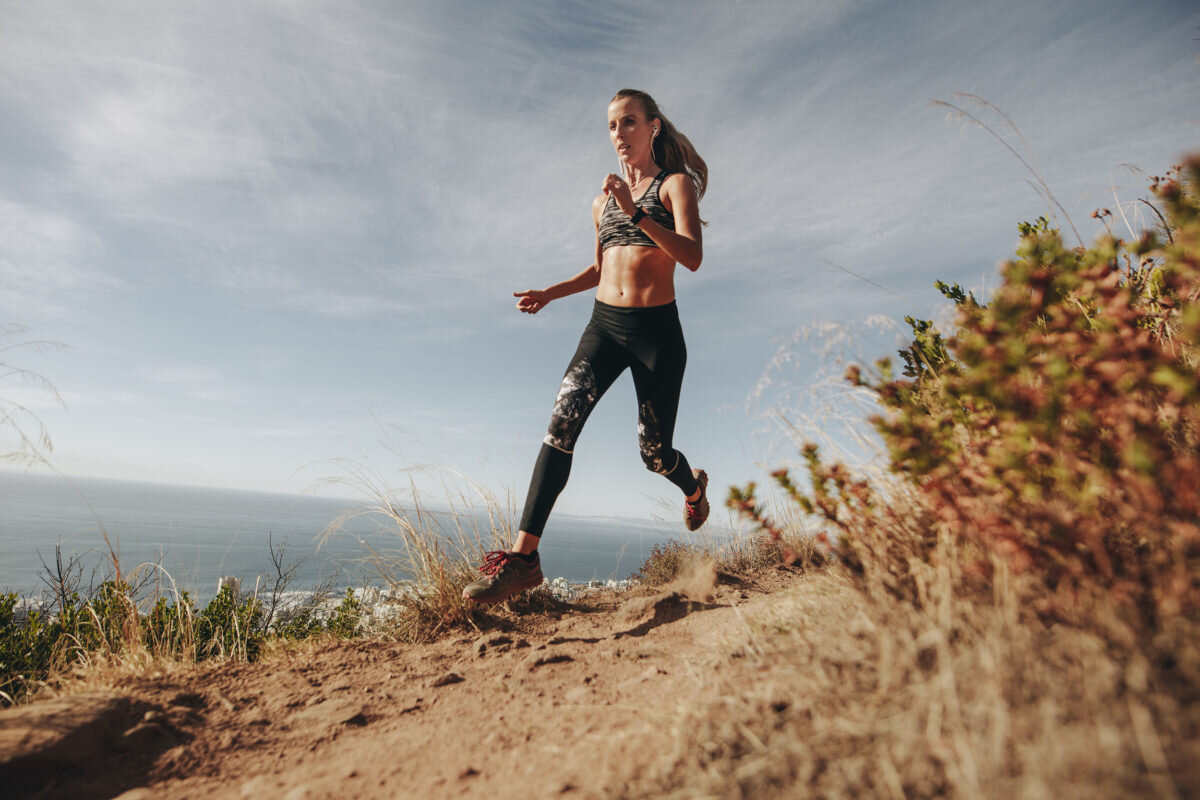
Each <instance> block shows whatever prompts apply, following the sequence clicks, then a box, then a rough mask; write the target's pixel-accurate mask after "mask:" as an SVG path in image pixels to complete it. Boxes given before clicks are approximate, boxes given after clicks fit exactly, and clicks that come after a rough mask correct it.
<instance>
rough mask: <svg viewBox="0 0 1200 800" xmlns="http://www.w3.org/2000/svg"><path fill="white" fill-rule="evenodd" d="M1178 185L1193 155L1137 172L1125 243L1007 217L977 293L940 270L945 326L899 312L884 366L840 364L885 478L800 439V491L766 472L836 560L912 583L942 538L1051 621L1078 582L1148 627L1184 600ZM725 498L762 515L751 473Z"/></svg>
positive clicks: (1181, 191) (1197, 598)
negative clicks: (903, 334) (803, 468)
mask: <svg viewBox="0 0 1200 800" xmlns="http://www.w3.org/2000/svg"><path fill="white" fill-rule="evenodd" d="M1197 185H1200V158H1196V159H1193V160H1191V161H1190V162H1189V163H1188V165H1187V166H1186V168H1176V169H1175V170H1173V171H1172V172H1171V173H1169V174H1168V176H1167V177H1166V178H1165V179H1155V180H1154V182H1153V184H1152V185H1151V189H1152V191H1153V193H1154V194H1155V195H1156V197H1157V199H1158V201H1159V203H1160V205H1161V207H1162V215H1161V219H1162V222H1163V224H1162V226H1161V227H1160V229H1158V230H1149V231H1146V232H1145V233H1144V234H1142V235H1141V236H1140V238H1139V239H1138V240H1137V241H1136V242H1133V243H1128V242H1125V241H1123V240H1121V239H1118V238H1116V237H1114V236H1113V235H1112V234H1111V232H1110V233H1109V234H1107V235H1105V236H1102V237H1100V238H1099V239H1098V240H1097V241H1096V243H1095V244H1093V245H1092V246H1091V247H1090V248H1086V249H1085V248H1075V249H1071V248H1068V247H1066V246H1065V245H1064V244H1063V242H1062V238H1061V237H1060V235H1059V233H1058V231H1056V230H1054V229H1053V228H1051V227H1050V226H1049V224H1048V223H1047V222H1046V220H1044V219H1042V220H1039V221H1038V222H1036V223H1032V224H1024V225H1022V226H1021V241H1020V246H1019V248H1018V251H1017V258H1016V259H1015V260H1012V261H1010V262H1008V263H1007V264H1006V265H1005V266H1004V269H1003V283H1002V285H1001V286H1000V288H999V289H998V290H997V291H996V293H995V295H994V296H993V297H992V298H991V299H990V301H989V302H988V303H987V304H986V305H985V304H980V303H979V302H977V301H976V300H975V298H974V297H972V296H970V295H969V294H967V293H965V292H963V291H962V290H961V289H960V288H959V287H957V286H946V285H945V284H940V283H939V285H938V288H939V289H941V290H942V292H943V293H944V294H945V295H946V296H947V297H950V298H951V299H953V300H954V301H955V303H956V305H957V315H956V319H955V322H954V329H953V330H952V332H951V334H950V335H949V336H948V337H945V338H943V337H942V335H941V334H940V333H939V332H938V331H937V330H936V328H934V327H933V326H932V324H931V323H928V322H926V321H922V320H914V319H911V318H910V319H909V320H908V322H909V324H910V325H911V327H912V329H913V334H914V341H913V344H912V345H911V346H910V347H908V348H906V350H904V351H902V353H901V357H902V360H903V362H904V365H905V367H904V370H903V375H904V376H903V377H897V376H895V375H893V370H892V365H891V362H890V361H889V360H887V359H884V360H881V361H880V362H878V363H877V364H876V369H875V370H874V372H873V373H872V374H871V375H866V374H864V371H863V370H861V369H860V368H857V367H852V368H851V369H850V370H849V371H848V373H847V378H848V380H849V381H850V382H852V383H854V384H856V385H859V386H863V387H866V388H868V389H870V390H871V391H872V392H873V393H874V394H875V396H876V398H877V399H878V402H879V404H880V405H881V406H882V407H883V413H882V414H880V415H878V416H876V417H874V418H873V419H872V422H873V424H874V426H875V428H876V429H877V430H878V431H879V432H880V433H881V434H882V437H883V440H884V442H885V444H886V446H887V450H888V460H889V466H890V468H891V471H892V473H893V474H894V475H895V476H897V481H896V482H895V484H894V485H892V486H887V485H882V484H879V483H870V482H867V481H865V480H862V479H859V478H856V477H855V476H853V475H850V474H849V472H848V471H847V470H846V469H845V468H844V467H842V466H841V465H839V464H833V465H827V464H825V463H824V462H823V461H822V460H821V458H820V454H819V453H818V451H817V448H816V447H815V446H812V445H810V446H807V447H806V448H805V450H804V456H805V460H806V462H807V468H808V478H809V480H810V481H811V491H810V492H807V493H806V492H804V491H802V490H801V489H799V488H798V487H797V486H796V485H795V483H794V482H793V481H792V479H791V477H790V476H789V474H788V473H787V472H786V471H779V472H776V473H774V474H773V475H774V477H775V479H776V480H777V481H778V482H779V484H780V485H781V486H782V487H783V488H784V489H785V491H787V492H788V493H789V494H790V496H791V497H792V498H794V500H795V501H796V502H797V503H798V504H799V506H800V507H801V508H803V509H804V511H805V512H807V513H811V514H815V515H817V516H819V517H821V518H822V519H823V520H825V522H826V523H827V524H829V525H831V526H832V529H833V530H834V531H835V532H836V534H837V538H838V542H837V548H838V551H839V553H840V554H841V555H842V556H843V557H844V559H845V560H846V561H847V562H848V563H850V564H851V565H852V566H855V567H858V568H860V569H862V570H864V571H865V572H869V573H871V574H872V576H873V578H875V579H877V582H878V583H879V584H880V585H882V586H885V587H886V588H888V589H889V590H891V591H894V592H900V593H903V594H907V595H911V596H919V594H920V592H921V587H920V586H919V581H918V580H916V579H915V577H914V573H913V569H914V566H915V565H919V564H922V563H927V562H929V560H930V559H931V557H932V553H933V551H934V548H935V547H936V546H937V544H938V543H939V541H944V542H950V543H951V544H952V545H953V547H954V548H955V552H956V556H955V559H956V562H957V563H956V566H957V567H961V568H962V569H963V570H964V573H965V575H966V577H968V578H971V577H974V578H976V579H978V580H980V581H981V582H982V583H983V584H984V585H986V584H987V582H988V581H989V579H990V576H991V574H992V570H993V568H994V564H995V562H994V560H993V559H994V558H997V557H998V558H1002V559H1004V560H1006V561H1007V562H1008V563H1009V564H1010V565H1011V567H1012V568H1013V569H1014V571H1016V572H1018V573H1024V574H1026V575H1032V576H1036V577H1037V578H1038V580H1039V583H1040V585H1041V586H1042V589H1043V591H1042V592H1041V596H1040V597H1039V608H1040V609H1041V610H1042V611H1044V612H1046V613H1050V614H1054V615H1057V616H1062V617H1074V616H1076V615H1077V614H1078V613H1079V611H1080V609H1082V608H1084V607H1086V604H1087V603H1088V602H1089V599H1090V598H1091V597H1092V596H1094V595H1095V594H1096V593H1097V592H1103V593H1104V594H1106V595H1109V596H1111V597H1115V598H1116V599H1117V600H1118V602H1119V603H1120V604H1121V605H1122V606H1123V607H1124V608H1126V609H1127V610H1132V611H1134V612H1135V613H1136V614H1137V615H1138V617H1139V618H1140V621H1141V622H1143V623H1145V624H1148V625H1149V626H1150V627H1151V628H1154V627H1158V626H1160V625H1162V624H1164V623H1165V622H1166V621H1167V620H1170V619H1171V618H1173V617H1176V616H1178V615H1180V614H1192V613H1194V612H1195V611H1197V610H1198V609H1200V583H1198V582H1197V579H1196V577H1195V576H1196V574H1197V572H1196V569H1195V567H1196V563H1197V558H1198V557H1200V492H1197V490H1196V487H1197V486H1200V451H1198V443H1200V439H1198V431H1200V375H1198V373H1197V353H1198V350H1200V303H1198V301H1200V195H1198V194H1197V192H1196V187H1197ZM1106 214H1107V212H1097V214H1096V215H1095V216H1097V217H1098V218H1100V219H1104V218H1105V216H1106ZM900 499H902V500H903V502H898V500H900ZM730 504H731V506H733V507H735V508H738V509H740V510H741V511H743V512H744V513H746V514H748V515H749V516H751V517H753V518H755V519H756V520H757V521H758V522H759V523H760V524H762V525H764V526H766V527H767V528H768V530H771V529H773V528H774V526H773V525H772V523H771V521H770V520H769V519H767V518H766V517H765V516H764V515H763V514H762V513H761V510H760V509H759V508H758V506H757V504H756V501H755V496H754V485H753V484H750V485H749V486H747V487H746V488H744V489H735V490H734V491H733V492H732V493H731V495H730ZM775 532H776V533H778V530H777V529H775Z"/></svg>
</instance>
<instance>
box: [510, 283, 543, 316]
mask: <svg viewBox="0 0 1200 800" xmlns="http://www.w3.org/2000/svg"><path fill="white" fill-rule="evenodd" d="M513 297H516V298H519V299H518V300H517V310H518V311H523V312H525V313H526V314H536V313H537V312H539V311H541V310H542V309H543V308H545V307H546V304H547V303H549V302H550V297H549V296H548V295H547V294H546V292H544V291H542V290H541V289H526V290H525V291H523V292H513Z"/></svg>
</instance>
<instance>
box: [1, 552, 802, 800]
mask: <svg viewBox="0 0 1200 800" xmlns="http://www.w3.org/2000/svg"><path fill="white" fill-rule="evenodd" d="M796 579H797V576H796V575H795V574H793V573H791V572H787V571H782V570H777V571H770V572H767V573H764V574H761V575H758V576H755V577H753V578H740V577H736V576H721V580H720V581H717V576H716V575H715V574H714V573H713V572H712V569H711V567H709V568H708V570H707V572H703V571H701V572H700V573H699V574H697V575H694V576H692V579H691V580H690V581H687V582H683V583H677V584H676V585H675V586H673V587H668V589H667V590H665V591H661V592H658V593H657V594H651V593H650V592H649V591H648V590H647V591H643V592H640V593H638V592H634V593H631V594H624V595H615V594H601V595H594V596H591V597H589V598H587V599H585V600H583V601H580V602H579V603H577V604H573V605H562V606H559V607H554V608H550V609H548V610H543V611H537V612H525V613H515V612H513V611H512V610H510V609H508V608H506V607H498V608H496V609H492V610H488V611H487V612H484V613H482V614H480V616H479V620H478V622H479V626H480V633H478V634H475V635H472V636H463V635H460V636H457V637H453V638H449V639H446V640H443V641H440V642H436V643H433V644H429V645H420V646H414V645H401V644H395V643H387V642H379V641H371V640H354V641H347V642H324V643H321V644H316V645H314V644H309V645H304V646H300V647H298V648H296V649H294V650H293V651H292V652H288V653H283V654H281V655H277V656H275V657H272V658H270V659H268V660H264V661H261V662H258V663H254V664H232V665H224V666H218V667H205V668H189V669H186V670H174V671H170V672H168V673H166V674H159V675H157V676H147V675H145V674H138V675H131V676H129V677H126V678H124V679H122V680H120V681H118V682H117V684H118V685H117V686H116V687H115V688H114V690H113V691H111V692H105V693H104V694H102V695H100V696H96V695H94V694H93V695H91V696H90V702H92V703H93V704H98V705H100V706H103V705H104V704H105V703H106V702H107V703H108V704H109V706H108V710H107V711H104V712H103V713H104V714H107V717H106V718H105V720H104V724H101V725H93V726H92V727H91V728H90V729H88V731H90V732H88V731H83V728H82V727H81V725H80V723H78V722H77V721H76V722H73V723H63V725H64V726H67V727H69V726H71V725H73V726H74V736H75V739H74V740H73V743H72V744H70V745H69V746H67V747H59V748H58V751H57V752H56V753H52V754H51V755H50V756H46V757H44V758H41V759H40V760H36V759H34V760H31V759H24V760H22V759H16V760H13V759H11V758H10V759H9V760H8V769H7V774H3V773H4V770H0V777H3V778H4V781H5V783H6V785H7V786H8V789H9V790H15V791H17V792H18V794H19V795H21V796H31V797H45V798H60V797H61V798H72V800H82V799H83V798H89V797H113V796H117V795H120V796H121V797H122V798H125V799H126V800H131V799H132V798H151V797H153V798H218V797H219V798H229V797H246V798H270V797H280V798H324V797H334V796H338V797H385V798H389V797H421V798H435V797H457V796H487V797H495V798H509V797H512V798H516V797H520V798H529V797H556V796H560V795H561V796H566V797H580V798H601V797H603V798H610V797H620V796H629V797H637V796H642V795H643V792H642V791H639V775H641V774H642V773H643V772H646V771H648V768H649V767H650V765H651V764H657V765H661V763H662V759H664V758H669V757H670V753H671V750H672V748H673V747H674V746H675V745H674V742H675V739H674V738H673V736H672V735H671V728H672V725H673V724H674V721H675V720H677V719H679V718H680V711H681V710H682V709H686V708H687V707H688V705H689V704H690V703H693V702H695V701H696V699H697V698H696V692H697V687H698V686H700V685H701V682H700V681H699V680H698V671H703V670H714V669H719V670H722V671H725V673H726V677H729V673H730V672H731V671H732V672H736V671H737V670H753V669H756V668H757V667H756V666H755V664H754V663H753V661H752V660H751V659H729V658H720V657H718V655H717V654H719V653H721V652H723V651H722V650H721V647H720V645H721V644H722V643H723V642H726V641H728V640H729V639H730V638H731V636H733V635H735V634H736V633H737V631H739V630H741V629H743V628H744V624H745V623H744V621H743V618H744V615H747V614H752V613H754V610H755V609H756V607H760V606H762V605H764V604H765V603H768V602H769V601H770V594H771V592H773V591H776V590H778V589H780V588H782V587H784V586H786V585H788V584H790V583H791V582H793V581H794V580H796ZM114 697H115V699H116V700H115V701H114ZM114 702H116V704H115V705H113V703H114ZM56 703H57V704H58V705H57V706H56ZM64 703H65V704H67V705H66V706H63V704H64ZM85 705H87V703H85V702H84V700H82V699H80V698H78V697H76V698H69V697H68V698H62V699H60V700H58V701H55V702H49V703H45V704H42V703H34V704H32V705H30V706H27V707H25V708H24V709H23V710H21V711H22V713H23V714H25V715H30V714H33V715H37V714H41V715H42V716H41V719H38V718H37V717H36V716H33V717H28V716H27V717H26V718H25V719H23V720H22V721H20V722H19V723H18V722H17V718H16V717H10V718H9V721H8V723H7V729H8V730H9V733H10V736H9V739H8V740H7V741H9V743H10V748H9V749H10V753H9V755H10V756H11V755H12V746H13V745H12V744H11V743H12V742H13V741H15V740H14V739H13V738H12V736H13V735H15V734H13V731H14V730H15V728H17V727H20V725H26V726H28V729H29V730H30V731H33V730H41V731H46V730H49V729H51V728H52V727H53V725H52V724H51V723H52V722H53V721H54V720H53V719H52V716H53V715H54V714H55V713H58V714H62V713H63V708H76V709H78V708H82V707H84V706H85ZM56 708H57V709H58V710H57V711H55V709H56ZM39 709H41V710H39ZM11 714H12V712H11V711H6V712H2V713H0V727H3V724H5V723H4V719H5V716H6V715H11ZM81 731H83V732H81ZM26 740H29V735H28V734H26ZM3 746H4V745H3V741H0V749H2V748H3ZM5 794H6V796H11V795H8V794H7V792H5Z"/></svg>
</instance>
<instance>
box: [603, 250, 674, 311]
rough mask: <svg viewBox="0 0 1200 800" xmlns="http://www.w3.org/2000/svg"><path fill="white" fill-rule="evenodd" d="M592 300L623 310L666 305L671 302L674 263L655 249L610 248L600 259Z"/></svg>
mask: <svg viewBox="0 0 1200 800" xmlns="http://www.w3.org/2000/svg"><path fill="white" fill-rule="evenodd" d="M596 299H597V300H599V301H600V302H601V303H608V304H609V305H610V306H623V307H625V308H641V307H645V306H663V305H666V304H667V303H670V302H671V301H672V300H674V299H675V261H674V260H673V259H672V258H671V257H670V256H669V255H667V254H666V253H664V252H663V251H662V250H660V249H658V248H657V247H632V246H628V245H618V246H616V247H610V248H608V249H607V250H605V251H604V253H603V255H602V257H601V263H600V285H599V286H598V287H597V288H596Z"/></svg>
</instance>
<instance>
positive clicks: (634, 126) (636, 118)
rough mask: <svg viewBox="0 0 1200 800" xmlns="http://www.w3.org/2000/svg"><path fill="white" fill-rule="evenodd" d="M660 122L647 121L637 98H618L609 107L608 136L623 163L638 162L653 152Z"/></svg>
mask: <svg viewBox="0 0 1200 800" xmlns="http://www.w3.org/2000/svg"><path fill="white" fill-rule="evenodd" d="M657 125H658V120H647V119H646V114H645V112H644V111H643V110H642V103H641V101H640V100H638V99H637V98H636V97H618V98H617V99H616V100H613V101H612V102H611V103H610V104H609V106H608V135H609V137H610V138H611V139H612V143H613V148H614V149H616V151H617V157H618V158H619V159H621V161H623V162H626V163H630V162H637V161H640V160H641V159H642V157H643V156H645V155H646V154H647V153H649V152H651V147H652V146H653V142H654V129H655V127H657Z"/></svg>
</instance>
